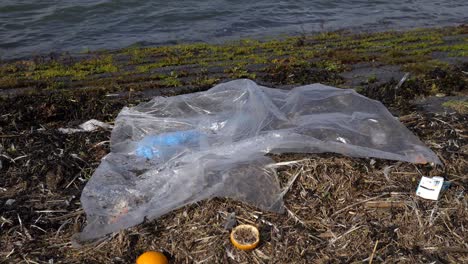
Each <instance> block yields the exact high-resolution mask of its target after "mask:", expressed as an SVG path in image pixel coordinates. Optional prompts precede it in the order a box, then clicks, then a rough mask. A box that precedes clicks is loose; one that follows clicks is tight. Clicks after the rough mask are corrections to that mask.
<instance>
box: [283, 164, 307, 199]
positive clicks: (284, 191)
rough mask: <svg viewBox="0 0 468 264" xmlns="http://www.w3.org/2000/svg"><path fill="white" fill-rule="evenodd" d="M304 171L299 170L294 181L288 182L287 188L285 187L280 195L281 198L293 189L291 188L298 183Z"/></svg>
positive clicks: (293, 178)
mask: <svg viewBox="0 0 468 264" xmlns="http://www.w3.org/2000/svg"><path fill="white" fill-rule="evenodd" d="M302 171H303V168H301V169H299V170H297V172H296V174H295V175H294V176H293V177H292V179H291V180H290V181H289V182H288V184H287V185H286V187H284V190H283V191H282V192H281V194H280V197H284V195H286V193H287V192H288V191H289V189H291V186H292V185H293V183H294V182H295V181H296V179H297V177H298V176H299V175H300V174H301V173H302Z"/></svg>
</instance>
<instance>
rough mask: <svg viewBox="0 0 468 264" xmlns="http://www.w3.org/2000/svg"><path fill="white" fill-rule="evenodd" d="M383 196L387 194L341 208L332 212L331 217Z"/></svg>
mask: <svg viewBox="0 0 468 264" xmlns="http://www.w3.org/2000/svg"><path fill="white" fill-rule="evenodd" d="M385 195H387V193H384V194H381V195H378V196H375V197H372V198H369V199H366V200H363V201H360V202H357V203H353V204H351V205H348V206H346V207H345V208H343V209H340V210H338V211H336V212H334V213H333V214H332V215H331V216H335V215H337V214H339V213H341V212H343V211H346V210H348V209H349V208H352V207H354V206H356V205H360V204H362V203H365V202H368V201H372V200H375V199H377V198H380V197H383V196H385Z"/></svg>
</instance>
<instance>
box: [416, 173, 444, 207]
mask: <svg viewBox="0 0 468 264" xmlns="http://www.w3.org/2000/svg"><path fill="white" fill-rule="evenodd" d="M449 187H450V182H446V181H444V178H443V177H440V176H435V177H432V178H431V177H426V176H422V177H421V180H420V181H419V185H418V188H417V189H416V195H417V196H419V197H421V198H424V199H428V200H434V201H437V200H439V196H440V194H441V193H442V192H443V191H445V190H447V189H448V188H449Z"/></svg>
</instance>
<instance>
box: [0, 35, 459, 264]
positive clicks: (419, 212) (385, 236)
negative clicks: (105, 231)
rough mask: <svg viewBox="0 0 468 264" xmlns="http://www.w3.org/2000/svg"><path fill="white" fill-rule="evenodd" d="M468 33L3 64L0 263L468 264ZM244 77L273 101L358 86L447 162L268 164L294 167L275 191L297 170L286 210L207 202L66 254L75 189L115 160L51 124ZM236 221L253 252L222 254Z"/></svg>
mask: <svg viewBox="0 0 468 264" xmlns="http://www.w3.org/2000/svg"><path fill="white" fill-rule="evenodd" d="M467 35H468V29H467V27H466V26H461V27H456V28H444V29H428V30H427V29H426V30H416V31H411V32H399V33H395V32H387V33H386V32H384V33H373V34H361V35H355V34H354V35H353V34H351V33H346V32H332V33H326V34H325V33H324V34H321V35H318V36H301V37H297V38H291V39H287V40H284V41H283V42H281V41H278V42H274V43H273V42H270V44H265V43H253V44H252V43H250V42H242V43H238V44H226V45H224V46H216V47H215V46H206V45H201V46H196V45H194V46H184V47H156V48H132V49H128V50H123V51H110V52H101V53H93V54H81V55H73V56H72V55H67V54H65V55H56V54H51V55H48V56H42V57H37V58H32V59H31V60H26V61H25V60H22V61H8V62H2V63H1V64H0V73H1V75H0V95H1V97H0V162H1V163H0V175H1V176H0V263H133V262H134V261H135V259H136V257H137V256H138V255H139V254H141V253H142V252H144V251H146V250H159V251H163V252H164V253H165V254H166V255H167V256H168V257H169V258H170V259H171V261H172V262H173V263H350V262H353V263H357V262H372V263H395V262H399V263H466V262H468V244H467V242H466V241H468V240H467V238H468V230H467V228H468V211H467V209H468V202H467V201H468V200H467V193H466V189H467V186H468V185H467V183H468V180H467V175H468V161H467V154H468V147H467V137H468V135H467V127H468V121H467V112H468V106H467V103H466V102H467V88H468V86H467V83H468V78H467V77H468V75H467V73H468V64H467V58H466V52H467V47H466V45H467ZM366 47H367V49H368V50H366ZM401 47H406V48H401ZM267 50H268V51H267ZM179 51H180V53H178V52H179ZM309 51H311V52H313V53H311V54H309V53H308V52H309ZM184 52H185V53H184ZM268 52H270V53H269V55H265V54H267V53H268ZM230 54H234V55H230ZM262 54H263V55H262ZM108 56H112V59H111V60H109V59H108ZM210 56H211V57H210ZM308 56H310V57H308ZM193 58H195V59H193ZM209 58H213V59H212V60H210V59H209ZM243 60H247V61H250V60H251V61H252V63H251V64H250V63H249V64H245V63H242V61H243ZM252 65H253V66H252ZM405 73H409V76H408V78H407V80H406V81H404V82H403V83H402V84H401V85H398V83H399V81H400V80H401V78H402V77H403V76H404V75H405ZM241 77H246V78H251V79H254V80H256V81H257V82H259V83H262V84H265V85H269V86H273V87H278V88H283V89H289V88H291V87H293V86H295V85H299V84H304V83H311V82H322V83H326V84H331V85H336V86H339V87H343V88H354V89H356V90H357V91H359V92H360V93H362V94H364V95H366V96H369V97H371V98H374V99H378V100H381V101H382V102H383V103H384V104H385V105H386V106H387V107H389V109H390V110H391V111H392V113H394V115H396V116H398V117H399V118H400V120H401V121H402V122H403V123H404V124H405V125H406V126H407V127H408V128H409V129H410V130H411V131H412V132H413V133H415V134H416V135H417V136H418V137H420V138H421V140H422V141H423V142H425V143H426V144H427V146H429V147H430V148H431V149H432V150H433V151H435V152H436V153H437V155H438V156H439V157H440V158H441V160H442V161H443V163H444V166H437V167H432V166H430V165H414V164H408V163H402V162H395V161H385V160H374V159H357V158H349V157H343V156H340V155H336V154H320V155H316V154H310V155H294V154H289V155H280V156H275V157H274V158H275V160H277V161H292V160H296V161H298V162H297V163H294V164H291V165H288V166H283V167H281V168H280V169H279V176H280V179H281V182H282V183H283V184H285V183H286V182H288V180H289V179H291V177H293V176H294V175H296V174H299V176H298V178H297V180H296V182H295V183H294V184H293V185H292V187H291V189H290V190H289V191H288V193H287V194H286V196H285V198H284V200H285V204H286V208H287V210H286V213H285V214H273V213H269V212H264V211H260V210H258V209H256V208H253V207H250V206H249V205H247V204H243V203H240V202H236V201H233V200H229V199H220V198H219V199H218V198H217V199H213V200H210V201H203V202H200V203H197V204H194V205H190V206H186V207H184V208H181V209H179V210H177V211H174V212H172V213H170V214H168V215H166V216H164V217H162V218H160V219H157V220H153V221H148V222H146V223H144V224H142V225H139V226H137V227H134V228H131V229H128V230H125V231H122V232H120V233H117V234H114V235H112V236H110V237H108V238H106V239H105V240H103V241H100V242H98V243H95V244H91V245H85V246H82V247H80V248H76V247H73V245H72V243H71V238H72V236H73V234H75V233H76V232H78V231H79V230H81V229H82V227H83V226H84V224H85V222H86V216H85V214H84V212H83V210H82V208H81V206H80V200H79V198H80V194H81V190H82V189H83V187H84V186H85V184H86V182H87V180H88V179H89V178H90V177H91V175H92V173H93V171H94V169H95V168H96V167H97V166H98V165H99V163H100V159H101V158H102V157H103V156H105V155H106V154H107V153H108V151H109V137H110V131H106V130H98V131H95V132H86V133H76V134H62V133H60V132H59V131H58V128H61V127H76V126H77V125H79V124H81V123H82V122H84V121H87V120H89V119H92V118H94V119H98V120H101V121H104V122H108V123H112V122H113V120H114V118H115V116H116V115H117V113H118V112H119V111H120V109H121V108H122V107H123V106H126V105H134V104H137V103H139V102H142V101H146V100H148V99H149V98H150V97H151V96H154V95H160V94H162V95H174V94H180V93H186V92H193V91H199V90H205V89H208V88H209V87H211V86H212V85H214V84H216V83H219V82H223V81H227V80H230V79H235V78H241ZM396 87H398V88H396ZM422 175H429V176H436V175H437V176H443V177H444V178H446V179H447V180H448V181H450V183H451V186H450V188H449V189H448V190H447V191H446V192H445V193H443V195H442V196H441V198H440V199H439V201H428V200H423V199H421V198H418V197H416V196H415V190H416V186H417V184H418V181H419V179H420V177H421V176H422ZM231 213H235V216H236V220H237V223H251V224H255V225H257V226H258V227H259V228H260V232H261V243H260V245H259V247H258V248H257V249H256V250H254V251H251V252H242V251H238V250H236V249H234V248H233V247H232V245H231V244H230V242H229V231H228V230H226V229H224V226H225V223H226V219H227V218H228V215H230V214H231Z"/></svg>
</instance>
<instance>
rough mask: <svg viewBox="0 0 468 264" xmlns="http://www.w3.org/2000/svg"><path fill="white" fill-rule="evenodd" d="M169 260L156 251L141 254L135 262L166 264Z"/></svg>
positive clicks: (139, 263)
mask: <svg viewBox="0 0 468 264" xmlns="http://www.w3.org/2000/svg"><path fill="white" fill-rule="evenodd" d="M168 263H169V260H168V259H167V257H166V256H165V255H164V254H163V253H161V252H156V251H147V252H145V253H143V254H141V255H140V256H139V257H138V258H137V260H136V264H168Z"/></svg>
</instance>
